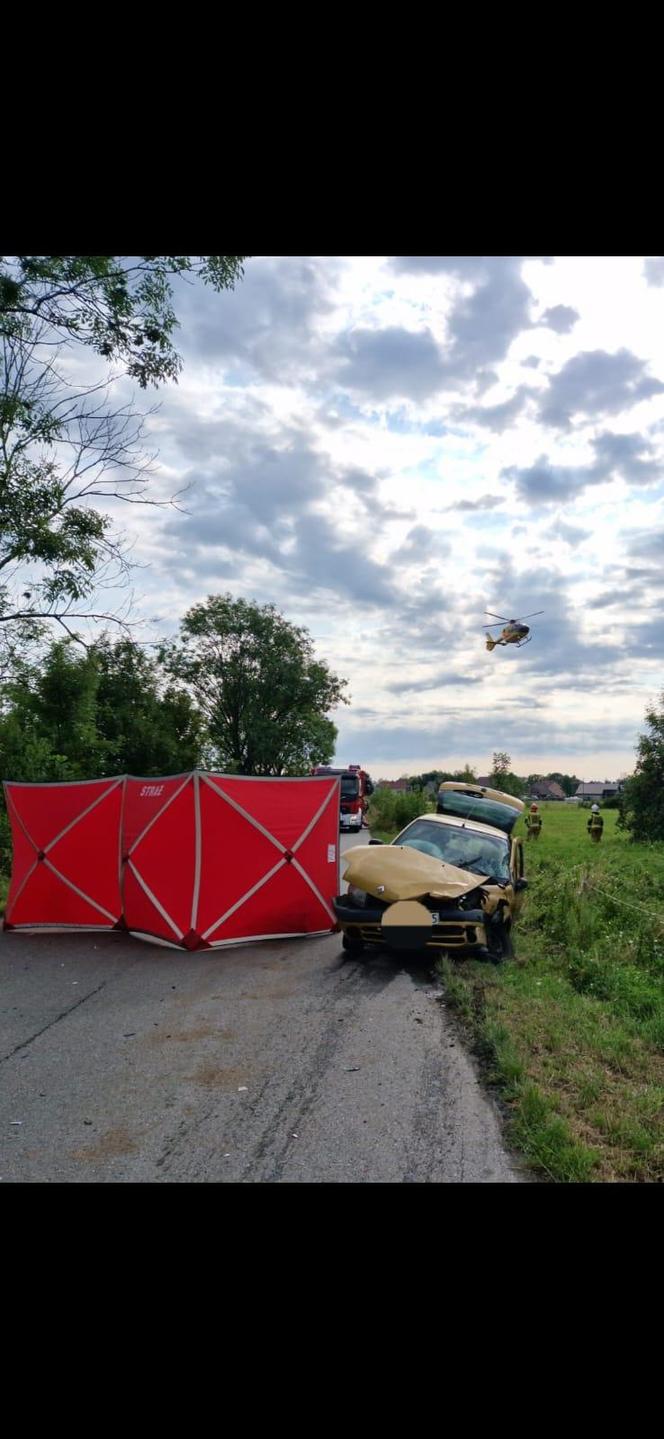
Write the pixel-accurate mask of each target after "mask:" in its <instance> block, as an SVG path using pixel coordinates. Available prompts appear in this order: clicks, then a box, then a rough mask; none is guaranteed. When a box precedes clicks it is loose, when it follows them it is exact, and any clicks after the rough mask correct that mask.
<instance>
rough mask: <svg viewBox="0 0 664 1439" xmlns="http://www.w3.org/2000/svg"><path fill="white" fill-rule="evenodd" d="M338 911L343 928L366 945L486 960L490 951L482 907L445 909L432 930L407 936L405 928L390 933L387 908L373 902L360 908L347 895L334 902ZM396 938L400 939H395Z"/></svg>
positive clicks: (420, 930)
mask: <svg viewBox="0 0 664 1439" xmlns="http://www.w3.org/2000/svg"><path fill="white" fill-rule="evenodd" d="M332 903H333V907H334V913H335V915H336V917H337V920H338V923H339V926H340V928H341V929H342V930H343V932H344V934H347V935H348V938H349V939H357V940H361V942H362V943H363V944H372V945H375V946H376V947H381V948H382V947H383V946H385V947H387V948H389V949H393V948H399V949H404V948H408V949H426V950H429V951H432V950H433V951H436V952H437V953H440V952H441V951H442V950H450V951H454V952H455V953H457V954H473V955H476V956H477V957H478V958H482V959H485V958H486V957H487V956H488V954H489V948H488V945H487V936H486V929H485V915H484V912H483V911H482V910H481V909H452V908H450V909H444V910H442V908H441V911H439V913H440V914H441V918H440V920H439V923H438V924H434V925H432V927H431V929H430V930H429V929H425V930H424V931H422V929H421V928H419V927H418V928H413V929H412V930H409V931H408V934H407V935H405V934H404V932H403V931H402V930H399V931H398V932H397V934H394V932H393V934H392V935H390V930H389V928H387V927H386V928H384V927H383V922H382V921H383V915H384V914H385V912H386V911H385V909H378V908H376V909H374V908H372V907H371V906H370V905H365V906H364V907H363V908H360V907H359V906H358V905H356V904H349V902H348V898H347V896H346V895H345V894H342V895H338V896H337V898H336V899H334V900H333V901H332ZM395 941H396V942H395Z"/></svg>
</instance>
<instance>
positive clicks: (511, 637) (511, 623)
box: [484, 610, 544, 650]
mask: <svg viewBox="0 0 664 1439" xmlns="http://www.w3.org/2000/svg"><path fill="white" fill-rule="evenodd" d="M484 613H485V615H493V610H485V611H484ZM543 614H544V610H533V611H532V613H531V614H529V615H522V616H521V618H520V619H518V620H507V623H506V624H504V629H502V630H501V632H500V634H499V635H498V638H497V639H495V640H494V638H493V635H490V634H488V633H487V637H486V647H487V649H488V650H495V648H496V645H516V647H517V649H521V646H522V645H528V644H530V641H531V639H532V635H531V633H530V625H524V623H523V621H524V620H532V619H534V618H535V615H543ZM493 617H494V621H496V620H500V622H501V624H503V623H504V622H505V619H506V616H505V615H493ZM497 628H498V625H497V624H496V623H494V624H491V625H487V626H486V629H487V631H488V630H496V629H497Z"/></svg>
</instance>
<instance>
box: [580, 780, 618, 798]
mask: <svg viewBox="0 0 664 1439" xmlns="http://www.w3.org/2000/svg"><path fill="white" fill-rule="evenodd" d="M618 788H619V786H618V784H617V782H614V781H613V780H611V779H604V780H601V779H590V780H583V781H582V783H581V784H580V785H579V787H578V789H577V791H576V792H577V794H578V795H591V794H599V795H602V794H607V793H608V792H609V791H615V790H617V789H618Z"/></svg>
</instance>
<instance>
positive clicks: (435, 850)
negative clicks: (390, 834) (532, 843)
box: [392, 819, 510, 879]
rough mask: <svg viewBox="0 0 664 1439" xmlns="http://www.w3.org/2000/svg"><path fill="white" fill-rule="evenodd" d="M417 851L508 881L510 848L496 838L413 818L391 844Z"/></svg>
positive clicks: (459, 866) (462, 867)
mask: <svg viewBox="0 0 664 1439" xmlns="http://www.w3.org/2000/svg"><path fill="white" fill-rule="evenodd" d="M392 843H393V844H404V845H407V846H408V848H409V849H417V850H419V851H420V853H422V854H428V855H431V856H432V858H434V859H442V860H445V861H446V862H447V864H455V865H457V866H458V868H459V869H469V870H471V871H473V872H474V873H476V874H486V875H487V876H488V875H490V876H492V877H493V878H494V879H509V877H510V869H509V848H508V842H507V840H506V839H504V840H503V839H500V838H499V837H498V835H491V834H479V833H478V832H477V831H476V830H471V829H465V828H462V827H461V826H457V825H454V826H453V825H446V824H435V823H432V822H431V821H430V820H426V819H416V820H413V823H412V824H410V825H408V826H407V827H406V829H404V830H402V832H401V834H399V835H397V837H396V839H395V840H393V841H392Z"/></svg>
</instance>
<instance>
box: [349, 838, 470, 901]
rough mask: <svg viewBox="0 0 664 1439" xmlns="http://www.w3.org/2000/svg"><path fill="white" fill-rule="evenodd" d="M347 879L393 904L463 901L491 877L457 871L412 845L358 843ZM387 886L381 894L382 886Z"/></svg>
mask: <svg viewBox="0 0 664 1439" xmlns="http://www.w3.org/2000/svg"><path fill="white" fill-rule="evenodd" d="M344 858H345V859H347V865H346V868H345V870H344V874H343V878H344V879H346V880H348V883H349V884H354V885H355V886H356V888H357V889H364V890H366V891H367V893H368V894H372V895H374V896H375V897H376V898H377V899H382V900H384V901H385V902H386V903H387V904H393V903H394V901H395V900H398V899H420V898H421V897H422V896H423V895H425V894H429V895H431V897H432V899H459V898H460V897H461V895H462V894H468V891H469V890H471V889H477V887H478V885H481V884H483V883H484V882H485V881H486V879H487V876H486V875H479V874H472V873H471V871H470V870H467V869H457V867H456V865H455V864H446V863H445V861H444V860H440V859H434V858H433V856H432V855H429V854H422V853H421V851H420V850H417V849H410V847H409V846H408V845H401V844H399V845H395V844H386V845H378V844H376V845H368V844H357V845H355V846H354V847H353V849H350V850H347V852H346V855H344ZM379 885H381V886H383V888H382V890H380V891H379V889H378V886H379Z"/></svg>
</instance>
